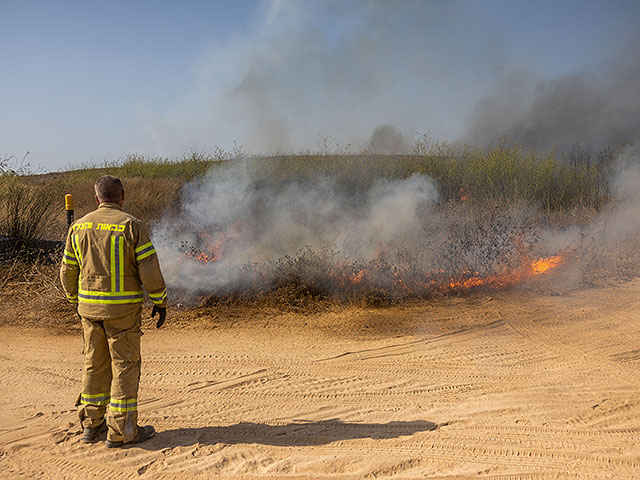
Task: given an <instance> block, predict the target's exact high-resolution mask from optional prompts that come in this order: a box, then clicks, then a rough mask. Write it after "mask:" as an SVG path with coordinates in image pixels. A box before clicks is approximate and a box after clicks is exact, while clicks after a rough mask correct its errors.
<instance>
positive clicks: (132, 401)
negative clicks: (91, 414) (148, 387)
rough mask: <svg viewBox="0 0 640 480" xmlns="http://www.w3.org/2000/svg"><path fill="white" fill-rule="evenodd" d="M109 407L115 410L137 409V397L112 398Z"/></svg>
mask: <svg viewBox="0 0 640 480" xmlns="http://www.w3.org/2000/svg"><path fill="white" fill-rule="evenodd" d="M109 409H111V410H113V411H116V412H135V411H136V410H138V399H137V398H129V399H126V400H116V399H113V398H112V399H111V403H110V404H109Z"/></svg>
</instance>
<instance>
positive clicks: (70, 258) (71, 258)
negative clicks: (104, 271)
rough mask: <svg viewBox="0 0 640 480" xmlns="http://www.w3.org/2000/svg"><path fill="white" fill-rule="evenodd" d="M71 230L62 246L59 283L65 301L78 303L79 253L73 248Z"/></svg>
mask: <svg viewBox="0 0 640 480" xmlns="http://www.w3.org/2000/svg"><path fill="white" fill-rule="evenodd" d="M72 231H73V230H72V229H69V233H68V234H67V242H66V244H65V246H64V253H63V255H62V265H61V266H60V281H61V282H62V288H63V289H64V293H65V294H66V296H67V300H69V302H71V303H78V279H79V277H80V261H81V260H79V259H78V255H79V253H78V252H76V250H75V249H74V247H73V243H72V241H71V240H72V236H71V235H72V233H71V232H72Z"/></svg>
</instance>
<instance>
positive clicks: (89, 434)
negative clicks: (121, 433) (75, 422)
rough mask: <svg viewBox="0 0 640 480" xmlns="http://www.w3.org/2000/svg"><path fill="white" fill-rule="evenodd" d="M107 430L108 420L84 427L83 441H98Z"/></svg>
mask: <svg viewBox="0 0 640 480" xmlns="http://www.w3.org/2000/svg"><path fill="white" fill-rule="evenodd" d="M106 431H107V422H102V423H101V424H100V425H98V426H97V427H84V430H83V432H82V441H83V442H84V443H96V442H99V441H100V440H101V438H100V437H102V436H103V435H102V434H103V433H105V432H106Z"/></svg>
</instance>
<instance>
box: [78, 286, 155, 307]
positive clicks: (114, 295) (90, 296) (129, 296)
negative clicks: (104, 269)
mask: <svg viewBox="0 0 640 480" xmlns="http://www.w3.org/2000/svg"><path fill="white" fill-rule="evenodd" d="M142 299H143V297H142V290H136V291H130V292H92V291H89V290H82V289H80V290H78V300H80V303H92V304H100V305H117V304H123V303H140V302H142Z"/></svg>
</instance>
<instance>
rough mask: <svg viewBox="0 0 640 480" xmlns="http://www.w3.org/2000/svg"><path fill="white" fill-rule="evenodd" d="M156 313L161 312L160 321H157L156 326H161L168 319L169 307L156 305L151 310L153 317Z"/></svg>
mask: <svg viewBox="0 0 640 480" xmlns="http://www.w3.org/2000/svg"><path fill="white" fill-rule="evenodd" d="M156 313H159V314H160V317H158V323H156V328H160V327H161V326H162V324H163V323H164V321H165V320H166V319H167V307H157V306H156V305H154V306H153V311H152V312H151V318H153V317H155V316H156Z"/></svg>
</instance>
